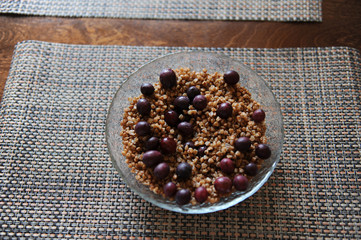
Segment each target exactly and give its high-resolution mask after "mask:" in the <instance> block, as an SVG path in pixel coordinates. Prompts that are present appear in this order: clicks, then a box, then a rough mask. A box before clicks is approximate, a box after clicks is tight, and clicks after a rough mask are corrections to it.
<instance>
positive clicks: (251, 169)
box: [244, 162, 258, 176]
mask: <svg viewBox="0 0 361 240" xmlns="http://www.w3.org/2000/svg"><path fill="white" fill-rule="evenodd" d="M244 171H245V172H246V173H247V174H248V175H249V176H255V175H256V174H257V172H258V168H257V165H256V164H255V163H253V162H250V163H248V164H247V165H246V166H245V167H244Z"/></svg>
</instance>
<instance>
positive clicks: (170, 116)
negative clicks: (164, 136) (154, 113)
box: [164, 110, 179, 127]
mask: <svg viewBox="0 0 361 240" xmlns="http://www.w3.org/2000/svg"><path fill="white" fill-rule="evenodd" d="M164 121H165V122H166V123H167V124H168V125H169V126H171V127H175V126H177V124H178V122H179V117H178V113H177V112H176V111H173V110H169V111H167V112H166V113H165V114H164Z"/></svg>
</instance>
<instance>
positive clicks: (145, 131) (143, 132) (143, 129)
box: [135, 121, 150, 136]
mask: <svg viewBox="0 0 361 240" xmlns="http://www.w3.org/2000/svg"><path fill="white" fill-rule="evenodd" d="M135 133H136V134H137V135H138V136H147V135H149V134H150V125H149V123H147V122H146V121H140V122H138V123H137V124H136V125H135Z"/></svg>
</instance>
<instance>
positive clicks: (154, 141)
mask: <svg viewBox="0 0 361 240" xmlns="http://www.w3.org/2000/svg"><path fill="white" fill-rule="evenodd" d="M158 147H159V138H157V137H151V138H149V139H148V140H147V141H146V142H145V149H146V150H156V149H157V148H158Z"/></svg>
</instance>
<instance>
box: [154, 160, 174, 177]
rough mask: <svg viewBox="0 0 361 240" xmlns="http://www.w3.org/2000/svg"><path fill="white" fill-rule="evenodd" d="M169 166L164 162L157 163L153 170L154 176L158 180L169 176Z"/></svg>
mask: <svg viewBox="0 0 361 240" xmlns="http://www.w3.org/2000/svg"><path fill="white" fill-rule="evenodd" d="M169 171H170V168H169V165H168V164H167V163H165V162H162V163H159V164H158V165H157V166H156V167H155V168H154V170H153V173H154V176H155V177H156V178H158V179H164V178H166V177H167V176H168V175H169Z"/></svg>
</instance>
